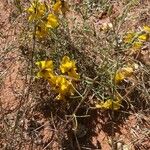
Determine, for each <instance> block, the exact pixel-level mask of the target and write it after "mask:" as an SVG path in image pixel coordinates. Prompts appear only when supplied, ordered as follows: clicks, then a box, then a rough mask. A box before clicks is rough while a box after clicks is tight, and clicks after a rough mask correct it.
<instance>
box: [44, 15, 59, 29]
mask: <svg viewBox="0 0 150 150" xmlns="http://www.w3.org/2000/svg"><path fill="white" fill-rule="evenodd" d="M58 26H59V22H58V19H57V17H56V16H55V15H53V14H49V15H48V17H47V24H46V27H47V28H57V27H58Z"/></svg>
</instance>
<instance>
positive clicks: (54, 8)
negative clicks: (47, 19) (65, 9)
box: [53, 0, 61, 13]
mask: <svg viewBox="0 0 150 150" xmlns="http://www.w3.org/2000/svg"><path fill="white" fill-rule="evenodd" d="M53 10H54V12H55V13H59V11H60V10H61V1H60V0H59V1H57V2H56V3H55V4H54V6H53Z"/></svg>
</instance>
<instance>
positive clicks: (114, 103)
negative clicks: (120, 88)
mask: <svg viewBox="0 0 150 150" xmlns="http://www.w3.org/2000/svg"><path fill="white" fill-rule="evenodd" d="M121 102H122V100H121V99H120V98H119V97H116V99H115V100H113V99H107V100H106V101H105V102H101V103H99V104H96V108H101V109H113V110H118V109H120V106H121Z"/></svg>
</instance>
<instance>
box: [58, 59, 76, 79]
mask: <svg viewBox="0 0 150 150" xmlns="http://www.w3.org/2000/svg"><path fill="white" fill-rule="evenodd" d="M75 64H76V63H75V61H73V60H70V58H69V57H68V56H64V57H63V59H62V62H61V65H60V70H61V72H62V73H67V74H68V76H70V77H73V78H76V79H78V78H79V75H78V73H77V72H76V70H77V68H76V65H75Z"/></svg>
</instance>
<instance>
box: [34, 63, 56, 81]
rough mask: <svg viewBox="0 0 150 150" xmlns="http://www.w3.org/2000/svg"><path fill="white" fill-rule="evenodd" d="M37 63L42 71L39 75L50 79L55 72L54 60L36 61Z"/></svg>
mask: <svg viewBox="0 0 150 150" xmlns="http://www.w3.org/2000/svg"><path fill="white" fill-rule="evenodd" d="M36 65H37V66H38V67H39V69H40V71H39V72H38V73H37V77H38V78H40V77H43V78H45V79H48V78H49V77H51V75H52V74H53V62H52V61H39V62H36Z"/></svg>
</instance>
